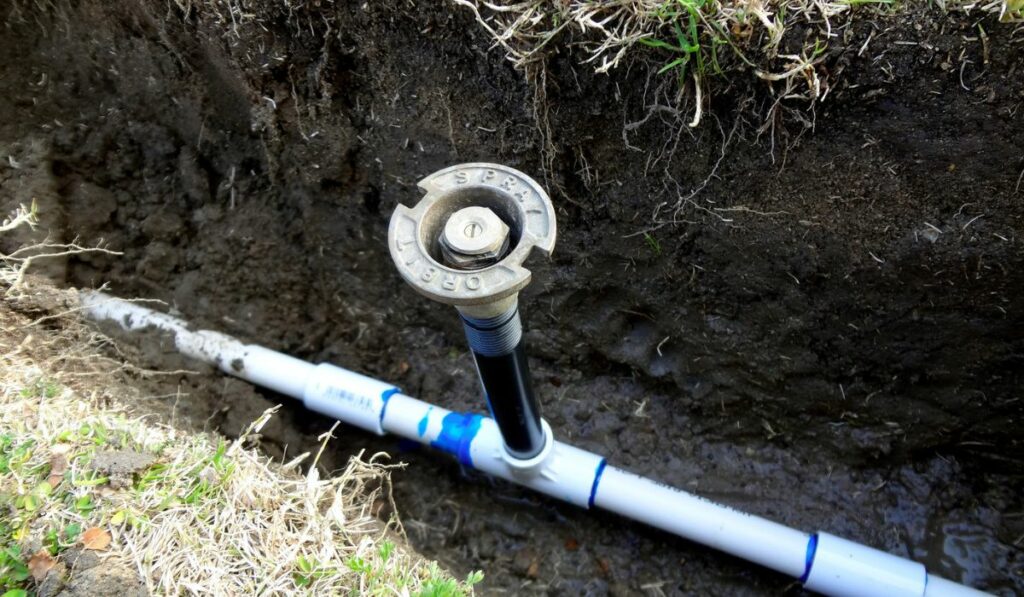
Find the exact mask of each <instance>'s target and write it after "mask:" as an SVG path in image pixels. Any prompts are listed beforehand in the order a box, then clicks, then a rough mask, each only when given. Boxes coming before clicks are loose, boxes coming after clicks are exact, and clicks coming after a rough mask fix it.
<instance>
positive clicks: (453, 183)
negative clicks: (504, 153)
mask: <svg viewBox="0 0 1024 597" xmlns="http://www.w3.org/2000/svg"><path fill="white" fill-rule="evenodd" d="M419 186H420V188H421V189H423V190H424V191H426V195H425V196H424V197H423V198H422V199H420V201H419V202H418V203H417V204H416V205H415V206H414V207H412V208H409V207H406V206H404V205H399V206H398V207H397V208H396V209H395V211H394V213H393V214H392V215H391V224H390V226H389V227H388V246H389V247H390V250H391V258H392V259H393V260H394V261H395V265H396V266H397V267H398V272H399V273H400V274H401V276H402V278H403V279H404V280H405V281H406V282H408V283H409V285H410V286H412V287H413V288H414V289H415V290H416V291H417V292H419V293H420V294H422V295H424V296H426V297H427V298H429V299H432V300H435V301H438V302H441V303H445V304H448V305H453V306H455V307H458V308H459V310H460V311H463V312H465V311H471V312H477V313H478V314H486V312H487V311H488V310H487V309H484V310H483V311H481V310H480V308H481V307H482V306H486V305H492V304H498V303H501V304H504V305H507V304H508V303H509V301H513V302H514V300H515V297H516V295H517V293H518V292H519V291H520V290H521V289H522V288H523V287H524V286H526V285H527V284H529V282H530V272H529V270H527V269H526V268H524V267H523V262H524V261H525V260H526V258H527V257H528V256H529V255H530V253H531V251H533V249H534V247H536V248H537V249H539V250H540V251H542V252H543V253H545V254H546V255H550V254H551V251H552V250H553V249H554V247H555V235H556V228H555V209H554V206H553V205H552V203H551V199H550V198H549V197H548V195H547V193H545V192H544V189H543V188H541V186H540V185H539V184H537V182H536V181H534V180H533V179H531V178H530V177H529V176H527V175H525V174H523V173H522V172H520V171H518V170H516V169H514V168H509V167H508V166H502V165H499V164H488V163H477V162H474V163H468V164H459V165H457V166H451V167H449V168H445V169H443V170H439V171H437V172H435V173H433V174H431V175H430V176H428V177H426V178H424V179H423V180H421V181H420V183H419ZM499 222H500V224H499ZM474 223H475V225H474ZM477 226H479V228H477ZM502 226H504V227H505V228H507V232H504V233H502V230H503V228H502ZM502 236H504V237H505V239H504V240H503V241H502V240H500V239H501V237H502ZM504 243H507V248H503V246H502V245H503V244H504ZM481 256H482V257H481ZM446 257H447V259H446ZM467 266H468V267H467Z"/></svg>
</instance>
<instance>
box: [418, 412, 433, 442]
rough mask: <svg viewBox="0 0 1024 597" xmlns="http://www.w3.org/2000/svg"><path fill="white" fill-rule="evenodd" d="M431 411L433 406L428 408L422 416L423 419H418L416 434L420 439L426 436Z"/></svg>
mask: <svg viewBox="0 0 1024 597" xmlns="http://www.w3.org/2000/svg"><path fill="white" fill-rule="evenodd" d="M433 410H434V407H433V406H431V407H430V408H428V409H427V413H426V414H425V415H423V418H422V419H420V422H419V425H417V426H416V432H417V433H419V434H420V437H423V436H424V435H426V434H427V425H430V413H431V411H433Z"/></svg>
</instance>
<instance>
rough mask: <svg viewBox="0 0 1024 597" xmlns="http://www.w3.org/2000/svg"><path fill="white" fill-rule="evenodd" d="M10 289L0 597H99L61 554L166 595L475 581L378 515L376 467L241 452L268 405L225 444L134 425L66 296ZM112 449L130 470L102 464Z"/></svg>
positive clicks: (154, 422)
mask: <svg viewBox="0 0 1024 597" xmlns="http://www.w3.org/2000/svg"><path fill="white" fill-rule="evenodd" d="M22 213H25V214H27V213H30V211H29V210H23V211H20V212H18V214H16V215H15V217H13V218H11V219H10V220H9V221H8V222H7V223H8V224H9V223H10V222H13V221H16V220H17V218H18V217H22V216H21V215H19V214H22ZM21 222H22V223H23V224H24V225H29V224H30V223H31V218H27V217H22V220H21ZM23 266H24V264H23V263H18V262H14V263H11V262H8V267H11V268H14V267H17V268H23ZM8 273H10V272H8ZM15 281H17V282H18V283H19V284H20V287H19V288H18V289H17V291H16V292H14V293H13V294H5V293H0V596H2V597H22V596H25V597H27V596H28V595H31V594H34V593H35V592H37V591H39V590H40V588H41V587H43V586H44V585H47V584H48V586H49V589H50V590H51V592H52V589H53V586H54V585H56V586H58V587H59V586H61V585H66V586H67V587H68V588H73V589H75V590H77V591H78V592H80V593H83V594H86V593H97V592H100V593H102V592H104V590H103V589H102V588H100V587H90V586H76V585H75V583H76V582H84V581H81V580H79V579H87V578H89V577H86V576H80V575H79V572H78V571H77V570H76V569H75V568H74V565H72V563H71V562H72V561H73V560H72V559H70V558H71V557H72V556H73V555H74V554H75V553H78V552H83V551H90V552H93V553H95V554H99V555H100V556H101V564H100V565H101V566H102V568H101V569H102V571H103V574H104V575H107V576H109V575H110V574H111V571H113V570H120V571H123V572H124V573H125V574H127V575H128V576H129V577H130V578H133V579H135V581H134V582H136V583H137V585H138V586H141V587H142V588H144V589H145V590H146V591H147V592H149V593H153V594H166V595H178V594H200V593H202V594H215V595H224V594H232V595H242V594H244V595H284V594H289V595H290V594H295V593H298V594H308V595H314V594H315V595H320V594H330V595H335V594H352V595H354V594H359V595H422V596H438V597H449V596H457V595H468V594H471V593H472V592H473V585H475V584H476V583H478V582H480V581H481V579H482V574H481V573H474V574H471V575H470V576H469V577H468V578H465V579H455V578H453V577H452V576H451V575H450V574H449V573H448V572H446V571H444V570H442V569H441V568H439V567H438V566H437V564H436V563H432V562H429V561H426V560H424V559H423V558H421V557H419V556H418V555H417V554H415V553H414V552H412V551H411V550H410V549H409V548H408V546H407V544H406V543H405V541H404V539H403V531H402V528H401V525H400V523H399V521H398V520H394V519H393V520H390V521H380V520H378V519H377V518H376V517H375V516H374V504H375V503H379V502H380V501H382V500H384V501H386V500H390V490H389V487H390V485H389V471H390V469H391V468H393V466H392V465H388V464H386V463H385V461H384V460H383V458H382V457H380V456H371V457H369V458H362V457H355V458H352V459H351V460H350V461H349V462H348V464H347V466H346V467H345V469H344V470H342V471H338V472H337V473H335V474H330V475H326V474H322V472H321V469H320V467H318V465H317V462H318V460H319V456H320V454H322V453H323V450H324V449H325V448H326V445H327V442H328V441H329V440H330V437H331V435H330V433H327V434H324V435H323V436H321V441H322V444H321V448H320V450H319V452H318V453H317V454H315V455H312V457H310V456H311V455H309V454H304V455H300V456H298V457H297V458H295V459H293V460H292V461H291V462H289V463H285V464H282V463H277V462H273V461H270V460H269V459H268V458H266V457H265V456H263V455H262V454H261V453H260V452H259V451H258V450H257V449H255V448H253V447H251V445H252V444H253V443H254V442H253V440H254V438H256V437H258V434H259V432H260V429H261V428H262V427H263V426H264V425H265V424H266V423H267V421H269V420H270V418H271V417H272V416H273V409H272V410H270V411H267V412H265V413H264V414H263V415H262V416H261V417H260V418H259V419H258V420H257V421H255V422H254V423H253V424H252V425H250V426H249V428H248V429H247V430H246V431H245V432H244V433H243V434H241V437H239V438H238V439H236V440H234V441H228V440H226V439H225V438H223V437H220V436H217V435H214V434H208V433H198V434H197V433H193V432H189V431H187V430H182V429H180V428H177V427H172V426H169V425H167V424H165V423H163V422H161V421H160V420H158V419H157V418H156V417H155V416H153V415H141V414H139V413H137V412H135V411H133V410H131V409H129V408H127V407H125V406H123V405H122V404H121V403H118V402H116V401H113V400H112V399H111V398H110V396H117V397H122V398H123V399H126V400H131V399H132V398H137V397H138V395H139V392H138V391H137V390H136V389H135V388H133V387H132V386H131V385H130V384H129V383H127V382H128V381H129V379H128V378H127V377H126V376H124V375H120V373H121V372H122V371H123V369H124V367H125V365H124V363H119V362H118V361H117V360H116V359H110V358H107V357H105V356H103V355H102V354H101V353H100V352H99V351H98V350H97V347H96V346H95V344H96V341H97V339H98V338H99V336H98V334H96V332H94V331H93V330H91V329H90V328H87V327H86V326H84V325H83V324H82V323H81V322H79V321H78V319H77V318H76V317H75V316H74V315H73V314H68V313H67V309H68V308H73V305H74V301H73V298H71V297H73V296H74V293H73V292H65V291H60V290H58V289H55V288H53V287H51V286H48V285H47V284H45V283H43V282H41V281H39V280H37V279H34V278H33V277H32V276H31V275H26V273H25V271H24V270H23V269H21V270H20V271H19V272H18V273H17V274H16V275H6V276H0V288H3V286H7V290H10V289H11V284H12V283H13V282H15ZM43 303H46V304H57V305H60V306H61V308H62V309H63V311H62V312H60V313H53V312H52V310H50V309H47V308H44V307H41V306H40V305H41V304H43ZM43 311H45V312H47V314H46V315H44V316H43V317H41V318H38V315H39V313H40V312H43ZM26 312H31V313H33V317H37V319H34V320H33V319H31V318H29V317H28V316H27V315H24V313H26ZM41 322H45V325H41ZM111 455H129V456H131V457H132V458H131V460H132V462H134V464H133V465H132V466H131V467H129V468H128V470H121V469H116V467H113V466H108V467H106V468H104V466H103V465H100V462H101V461H109V460H110V457H111ZM304 461H309V462H308V463H307V462H304ZM300 464H308V469H307V472H306V473H305V474H300V473H299V466H300ZM115 469H116V470H115Z"/></svg>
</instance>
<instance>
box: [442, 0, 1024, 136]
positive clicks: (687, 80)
mask: <svg viewBox="0 0 1024 597" xmlns="http://www.w3.org/2000/svg"><path fill="white" fill-rule="evenodd" d="M1022 1H1024V0H994V1H993V2H989V3H986V4H984V6H982V5H975V4H973V3H972V4H970V5H964V6H962V7H961V6H960V5H957V6H954V5H953V3H952V2H951V3H949V4H948V6H947V5H946V4H943V9H944V10H954V9H958V8H963V9H964V10H969V9H974V8H977V9H979V10H982V11H985V12H992V13H1000V14H1002V16H1003V20H1012V19H1013V18H1014V17H1020V16H1021V14H1022V12H1024V4H1022ZM452 2H453V3H454V4H456V5H459V6H462V7H465V8H468V9H469V10H471V11H472V12H473V14H474V15H475V17H476V19H477V22H478V23H479V24H480V25H481V26H482V27H483V28H484V29H485V30H486V31H487V32H488V33H489V34H490V35H491V37H492V38H493V39H494V43H495V45H497V46H500V47H501V48H502V49H503V50H504V51H505V53H506V56H507V57H508V59H509V60H511V61H512V62H513V63H515V64H516V65H517V66H519V67H524V68H527V70H528V72H529V69H528V67H530V66H531V65H535V64H537V63H541V64H542V63H543V61H544V59H545V57H546V55H547V54H548V50H551V51H554V50H556V49H558V48H559V47H560V46H559V44H558V43H557V42H556V41H555V40H557V39H558V38H560V37H564V36H566V35H567V32H569V31H574V32H577V35H575V36H574V37H573V38H571V39H567V40H566V43H565V44H561V47H563V48H581V49H582V50H583V51H582V54H579V56H580V59H579V61H580V62H581V63H582V64H585V65H589V66H592V67H593V68H594V70H596V71H597V72H599V73H607V72H609V71H611V70H612V69H615V68H617V67H619V66H621V65H623V64H625V63H627V62H629V60H627V57H636V58H639V59H640V60H642V61H649V62H650V63H651V64H652V67H651V71H652V73H655V74H659V75H666V76H672V77H674V78H675V79H676V81H677V96H676V103H679V102H681V101H684V100H685V99H686V98H689V101H690V103H691V105H692V109H693V118H692V119H691V120H690V122H689V124H690V126H691V127H696V126H698V125H699V124H700V122H701V121H702V114H703V110H704V108H705V104H708V103H710V102H711V98H712V95H713V94H712V92H713V91H714V90H715V89H716V87H719V86H728V85H731V84H733V83H735V82H736V81H739V80H740V79H741V78H743V77H750V76H753V77H755V78H757V79H759V80H761V81H763V82H764V85H765V86H767V87H768V88H769V90H770V93H771V95H772V96H774V97H778V98H785V99H787V100H790V101H794V100H795V101H803V102H805V103H806V104H808V105H812V104H813V103H815V102H818V101H822V100H824V99H825V97H826V96H827V95H828V92H829V89H830V88H831V87H832V86H834V82H833V81H829V80H828V74H826V73H824V72H822V69H820V68H818V67H819V65H820V64H821V63H822V61H823V60H824V59H825V57H826V55H827V53H828V51H829V50H830V49H832V47H833V46H841V45H842V44H844V43H846V42H845V41H844V34H843V32H844V30H845V29H846V28H847V26H848V24H849V23H850V21H851V20H852V19H853V18H854V17H855V16H858V15H863V16H864V17H866V18H873V17H876V16H879V15H885V14H888V13H892V12H894V11H898V10H904V11H909V10H925V9H927V7H926V6H924V5H918V4H913V3H909V2H897V1H896V0H814V1H811V0H618V1H612V2H607V1H599V0H566V1H565V2H546V1H542V0H535V1H526V2H519V3H516V4H512V5H506V6H498V5H496V4H493V3H490V2H486V1H484V0H452ZM1000 11H1001V12H1000ZM716 81H721V82H722V83H721V84H717V83H716ZM769 118H770V114H769V116H768V117H766V118H765V120H768V119H769Z"/></svg>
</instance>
